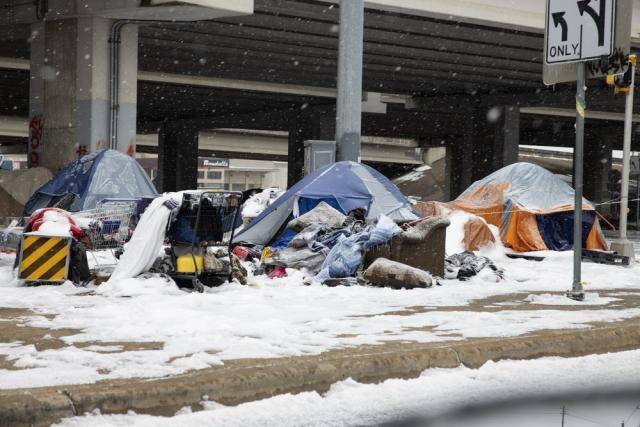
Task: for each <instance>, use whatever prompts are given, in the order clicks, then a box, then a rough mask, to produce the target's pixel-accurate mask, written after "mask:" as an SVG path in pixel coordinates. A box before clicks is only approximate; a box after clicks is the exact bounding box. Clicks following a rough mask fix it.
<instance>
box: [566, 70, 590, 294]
mask: <svg viewBox="0 0 640 427" xmlns="http://www.w3.org/2000/svg"><path fill="white" fill-rule="evenodd" d="M585 73H586V66H585V64H583V63H580V64H578V83H577V89H576V147H575V156H574V162H575V164H574V165H573V169H574V174H575V177H574V181H575V205H574V211H573V212H574V213H573V288H572V289H571V291H570V292H569V293H568V294H567V296H568V297H569V298H572V299H575V300H578V301H582V300H583V299H584V292H583V290H582V162H583V157H584V116H585V110H586V107H587V103H586V77H585Z"/></svg>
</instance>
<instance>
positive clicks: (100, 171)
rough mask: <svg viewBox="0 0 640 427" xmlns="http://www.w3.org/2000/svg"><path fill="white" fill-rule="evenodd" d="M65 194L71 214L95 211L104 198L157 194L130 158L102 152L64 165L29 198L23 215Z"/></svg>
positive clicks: (48, 204) (107, 151)
mask: <svg viewBox="0 0 640 427" xmlns="http://www.w3.org/2000/svg"><path fill="white" fill-rule="evenodd" d="M67 194H73V195H74V196H75V199H74V201H73V203H72V204H71V207H70V208H69V209H68V210H70V211H72V212H78V211H82V210H87V209H92V208H95V207H96V205H97V204H98V202H100V201H102V200H104V199H140V198H143V197H155V196H157V194H158V192H157V190H156V188H155V187H154V185H153V183H152V182H151V180H150V179H149V177H148V176H147V173H146V172H145V171H144V169H142V166H140V164H139V163H138V162H137V161H136V160H135V159H134V158H132V157H129V156H127V155H126V154H123V153H120V152H118V151H115V150H102V151H99V152H97V153H92V154H88V155H86V156H84V157H81V158H79V159H76V160H74V161H72V162H71V163H69V164H68V165H67V166H65V168H64V169H62V170H61V171H60V172H58V173H57V174H56V175H55V176H54V177H53V178H52V179H51V180H50V181H49V182H47V183H46V184H45V185H43V186H42V187H40V188H39V189H38V190H37V191H36V192H35V193H34V194H33V195H32V196H31V198H30V199H29V201H28V202H27V203H26V205H25V208H24V215H25V216H29V215H31V214H32V213H33V212H34V211H35V210H37V209H40V208H44V207H48V206H51V205H52V204H54V203H55V202H56V201H58V200H60V199H61V198H62V197H64V196H65V195H67Z"/></svg>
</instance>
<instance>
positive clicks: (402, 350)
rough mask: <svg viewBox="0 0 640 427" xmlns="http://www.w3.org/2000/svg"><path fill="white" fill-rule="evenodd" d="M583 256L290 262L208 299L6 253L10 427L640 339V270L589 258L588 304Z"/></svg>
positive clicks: (0, 272) (590, 349) (3, 398)
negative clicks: (394, 275)
mask: <svg viewBox="0 0 640 427" xmlns="http://www.w3.org/2000/svg"><path fill="white" fill-rule="evenodd" d="M571 256H572V254H571V253H561V254H549V256H548V258H547V259H545V260H544V261H543V262H529V261H524V260H511V259H507V258H506V257H502V258H500V257H496V263H497V264H498V265H499V266H500V267H503V268H504V269H505V277H506V280H504V281H500V282H496V280H495V276H492V275H488V276H483V275H480V276H476V277H474V278H473V279H472V280H470V281H468V282H459V281H444V284H443V286H435V287H433V288H429V289H416V290H411V291H407V290H392V289H384V288H373V287H361V286H354V287H337V288H328V287H324V286H320V285H318V286H315V285H313V286H305V285H303V284H302V277H301V275H300V273H296V272H293V271H292V272H290V273H291V275H290V276H289V277H287V278H283V279H278V280H267V279H264V278H252V279H251V280H250V283H251V284H250V285H249V286H240V285H237V284H231V285H224V286H221V287H219V288H215V289H210V290H208V291H207V292H206V293H204V294H187V293H184V292H182V291H179V290H177V289H176V288H175V287H174V286H172V285H171V284H170V283H167V282H164V281H163V280H162V279H159V278H147V279H131V280H128V281H123V282H122V283H117V284H116V286H112V287H110V288H109V287H104V285H101V286H100V287H91V288H75V287H74V286H73V285H70V284H66V285H63V286H57V287H54V286H43V287H35V288H33V287H24V286H21V285H20V284H19V283H17V282H15V281H14V280H13V279H12V277H11V272H10V267H9V266H8V265H9V264H8V263H6V264H7V265H5V266H2V264H1V263H0V290H1V292H0V307H2V308H0V425H28V424H42V425H45V424H49V423H51V422H53V421H56V420H58V419H60V418H61V417H65V416H71V415H74V414H83V413H85V412H87V411H93V410H94V409H100V411H101V412H102V413H116V412H126V410H129V409H131V410H135V411H136V412H140V413H155V414H165V415H168V414H173V413H175V411H176V410H177V409H180V408H181V407H184V406H192V407H193V409H198V407H199V406H198V405H199V404H200V403H199V402H201V401H202V400H203V399H204V396H208V399H210V400H215V401H217V402H220V403H223V404H236V403H239V402H245V401H250V400H255V399H260V398H263V397H268V396H273V395H276V394H281V393H287V392H298V391H302V390H324V389H326V388H327V387H329V385H330V384H332V383H335V382H336V381H339V380H341V379H344V378H348V377H352V378H353V379H355V380H357V381H362V382H377V381H382V380H384V379H387V378H395V377H400V378H407V377H412V376H416V375H418V374H419V373H420V372H422V371H423V370H425V369H428V368H432V367H441V368H452V367H456V366H459V365H460V364H464V365H465V366H468V367H477V366H480V365H482V364H483V363H485V362H486V361H488V360H501V359H507V358H509V359H533V358H539V357H545V356H562V357H572V356H580V355H586V354H593V353H603V352H616V351H624V350H630V349H636V348H640V328H639V326H640V283H639V279H638V277H640V275H639V273H640V267H638V266H634V267H631V268H621V267H611V266H604V265H597V264H587V263H585V264H584V275H583V278H584V280H585V282H587V283H586V290H587V298H586V300H585V301H584V302H580V303H579V302H575V301H573V300H569V299H567V298H566V297H565V296H564V291H566V290H567V289H568V288H569V286H570V283H571V269H570V268H569V267H568V266H570V265H571V264H570V261H571ZM0 261H3V260H2V259H0ZM4 261H10V260H4ZM205 400H206V399H205Z"/></svg>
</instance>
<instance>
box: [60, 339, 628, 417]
mask: <svg viewBox="0 0 640 427" xmlns="http://www.w3.org/2000/svg"><path fill="white" fill-rule="evenodd" d="M638 366H640V351H630V352H623V353H615V354H605V355H597V356H586V357H580V358H572V359H562V358H545V359H538V360H532V361H501V362H497V363H494V362H488V363H486V364H485V365H483V366H482V367H480V368H479V369H469V368H465V367H459V368H457V369H430V370H427V371H425V372H423V373H422V375H421V376H420V377H418V378H416V379H411V380H400V379H391V380H387V381H384V382H383V383H380V384H360V383H357V382H355V381H353V380H351V379H348V380H345V381H341V382H339V383H336V384H334V385H333V386H332V387H331V389H330V390H329V391H328V392H326V393H324V394H319V393H316V392H304V393H300V394H296V395H292V394H284V395H280V396H276V397H273V398H270V399H264V400H260V401H255V402H248V403H244V404H241V405H238V406H235V407H229V406H223V405H220V404H217V403H215V402H210V401H206V400H205V401H203V402H202V405H203V407H204V408H205V410H203V411H199V412H191V410H190V409H189V408H185V409H183V410H181V411H179V412H178V413H177V414H176V415H175V416H173V417H155V416H150V415H136V414H134V413H130V414H128V415H99V414H88V415H85V416H82V417H75V418H69V419H65V420H63V421H62V422H61V423H60V424H59V426H65V427H80V426H91V427H100V426H154V427H155V426H174V425H181V426H204V425H207V426H263V425H277V426H303V425H304V426H352V425H353V426H356V425H379V424H381V423H401V422H402V421H406V420H410V419H415V418H433V417H437V416H439V415H442V414H446V413H452V412H453V413H455V412H459V411H460V410H462V409H464V408H465V407H467V406H470V405H473V406H482V405H487V404H493V403H496V402H500V401H507V400H511V399H525V398H526V399H529V400H534V399H536V398H544V397H546V396H550V395H555V396H563V397H566V400H564V399H563V398H556V399H555V400H554V402H553V403H551V404H548V405H541V406H540V405H538V406H535V407H532V406H524V407H522V406H520V407H519V408H517V409H518V410H515V409H514V410H512V411H505V412H504V413H501V412H499V411H498V412H496V413H494V414H488V415H487V414H484V415H483V416H478V415H476V416H474V417H471V418H469V417H467V418H464V419H462V420H460V419H456V418H453V419H451V418H445V419H443V420H439V421H435V422H430V423H428V424H427V423H426V422H425V424H424V425H430V426H437V427H453V426H456V427H457V426H463V425H464V426H492V427H502V426H504V427H506V426H513V425H518V426H520V427H534V426H535V427H546V426H553V427H555V426H559V425H560V421H561V415H560V414H561V407H562V406H563V405H565V404H566V405H567V416H566V420H565V424H564V425H565V426H566V427H576V426H586V425H598V424H600V425H605V426H615V425H620V422H621V421H624V420H626V421H627V425H637V424H636V423H637V422H638V421H640V418H639V417H638V416H637V415H638V414H635V413H634V412H633V410H634V408H635V405H636V404H637V403H638V401H639V400H640V398H639V397H638V392H640V387H639V386H640V385H639V384H638V379H637V375H634V373H635V372H637V370H638ZM618 390H628V391H630V393H629V397H628V398H624V399H619V398H618V399H612V401H611V402H608V404H606V405H599V406H598V405H593V403H591V402H589V401H586V402H584V403H580V402H578V403H575V402H573V400H572V397H573V396H574V393H580V394H582V395H584V394H585V393H590V392H593V393H603V392H613V391H618ZM636 399H637V400H636ZM599 420H600V422H599ZM594 421H595V423H594ZM631 421H633V424H631V423H630V422H631ZM415 425H419V424H415Z"/></svg>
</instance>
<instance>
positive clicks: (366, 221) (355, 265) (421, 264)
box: [234, 162, 449, 288]
mask: <svg viewBox="0 0 640 427" xmlns="http://www.w3.org/2000/svg"><path fill="white" fill-rule="evenodd" d="M448 224H449V223H448V221H447V220H446V219H442V218H430V219H426V220H421V219H420V216H419V215H418V214H417V212H416V211H415V210H414V209H413V207H412V205H411V203H410V202H409V200H408V199H407V198H406V197H405V196H404V195H402V193H400V191H399V190H398V189H397V187H396V186H395V185H394V184H393V183H391V182H390V181H389V180H388V179H387V178H386V177H384V176H383V175H381V174H380V173H378V172H377V171H375V170H374V169H372V168H370V167H368V166H366V165H363V164H359V163H353V162H339V163H335V164H332V165H329V166H327V167H325V168H323V169H320V170H318V171H316V172H314V173H312V174H310V175H308V176H307V177H305V178H304V179H303V180H302V181H300V182H299V183H298V184H296V185H295V186H293V187H292V188H291V189H290V190H289V191H287V192H286V193H284V194H282V195H280V196H279V197H278V198H277V199H276V200H275V201H274V202H273V203H272V204H271V205H269V206H268V207H267V208H266V209H265V210H264V211H263V212H261V213H260V215H258V216H257V217H256V218H255V219H254V220H252V221H251V222H250V223H249V224H247V225H246V227H245V229H244V230H242V231H241V232H240V233H239V234H238V235H237V236H236V237H235V238H234V242H235V243H236V244H238V245H240V246H241V247H242V248H243V249H242V250H243V251H245V252H249V251H253V253H254V254H257V253H260V260H259V261H258V262H256V265H257V267H256V271H255V272H254V274H267V275H268V276H269V277H271V278H278V277H283V276H284V275H286V274H287V269H296V270H303V271H304V272H306V273H307V275H308V277H309V279H310V280H309V281H315V282H319V283H324V284H326V285H330V286H335V285H339V284H344V285H350V284H354V283H370V284H372V285H376V286H390V287H404V288H413V287H429V286H431V285H432V284H433V283H435V282H436V279H435V278H434V277H443V276H444V264H445V261H444V258H445V252H444V246H445V240H446V231H445V230H446V227H447V226H448ZM254 257H255V256H254Z"/></svg>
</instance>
